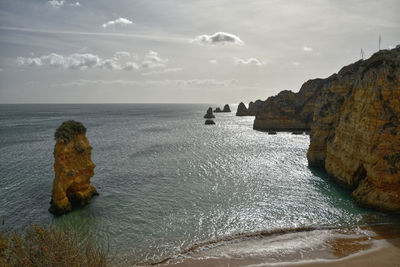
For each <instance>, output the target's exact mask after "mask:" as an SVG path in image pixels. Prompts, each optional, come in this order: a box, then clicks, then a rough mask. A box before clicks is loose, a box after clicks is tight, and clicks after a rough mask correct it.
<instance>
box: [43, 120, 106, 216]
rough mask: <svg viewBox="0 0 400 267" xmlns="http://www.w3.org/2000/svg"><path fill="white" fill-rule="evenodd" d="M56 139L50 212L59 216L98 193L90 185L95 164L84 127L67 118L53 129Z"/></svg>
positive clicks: (83, 203)
mask: <svg viewBox="0 0 400 267" xmlns="http://www.w3.org/2000/svg"><path fill="white" fill-rule="evenodd" d="M55 140H56V145H55V147H54V172H55V177H54V181H53V190H52V195H51V202H50V204H51V206H50V208H49V211H50V212H51V213H53V214H55V215H59V214H64V213H67V212H69V211H71V209H72V208H74V207H78V206H83V205H86V204H88V203H89V202H90V200H91V199H92V197H93V196H95V195H98V193H97V191H96V189H95V188H94V187H93V186H92V185H91V184H90V178H91V177H92V176H93V175H94V168H95V164H94V163H93V162H92V159H91V151H92V147H91V146H90V143H89V141H88V139H87V138H86V128H85V127H84V126H83V125H82V124H81V123H80V122H76V121H66V122H64V123H62V124H61V126H60V127H58V129H57V130H56V133H55Z"/></svg>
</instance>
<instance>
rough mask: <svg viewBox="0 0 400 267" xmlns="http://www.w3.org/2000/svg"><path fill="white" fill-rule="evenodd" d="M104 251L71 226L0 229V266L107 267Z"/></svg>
mask: <svg viewBox="0 0 400 267" xmlns="http://www.w3.org/2000/svg"><path fill="white" fill-rule="evenodd" d="M110 263H111V260H110V257H109V255H108V253H107V252H106V251H105V250H104V249H103V248H101V247H99V246H98V244H96V243H95V242H93V241H92V240H91V239H90V238H88V237H83V236H82V234H80V233H78V232H77V231H75V230H73V229H72V228H71V227H63V228H61V227H57V226H55V227H53V226H43V225H30V226H28V227H26V228H25V229H24V231H12V230H4V229H0V266H1V267H3V266H4V267H9V266H10V267H11V266H50V267H52V266H54V267H55V266H90V267H91V266H93V267H95V266H110Z"/></svg>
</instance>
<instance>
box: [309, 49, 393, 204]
mask: <svg viewBox="0 0 400 267" xmlns="http://www.w3.org/2000/svg"><path fill="white" fill-rule="evenodd" d="M307 158H308V162H309V165H310V166H314V167H321V168H325V170H326V171H327V173H328V174H329V176H330V177H331V178H332V179H333V180H334V181H336V182H338V183H339V184H341V185H343V186H345V187H347V188H349V189H350V190H352V195H353V198H354V199H355V201H356V202H358V203H359V204H361V205H364V206H368V207H373V208H377V209H380V210H387V211H397V212H399V211H400V48H396V49H392V50H384V51H380V52H378V53H376V54H374V55H373V56H372V57H371V58H370V59H368V60H365V61H358V62H356V63H354V64H352V65H349V66H347V67H345V68H343V69H342V70H341V71H340V72H339V73H338V74H334V75H332V76H331V77H329V78H327V79H326V82H325V84H324V86H323V88H322V90H321V92H320V94H319V95H318V97H317V99H316V101H315V109H314V123H313V125H312V132H311V143H310V147H309V150H308V153H307Z"/></svg>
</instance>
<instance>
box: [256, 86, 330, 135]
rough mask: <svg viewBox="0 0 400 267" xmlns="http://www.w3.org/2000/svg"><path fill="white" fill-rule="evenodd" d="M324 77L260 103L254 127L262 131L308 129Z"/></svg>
mask: <svg viewBox="0 0 400 267" xmlns="http://www.w3.org/2000/svg"><path fill="white" fill-rule="evenodd" d="M324 82H325V81H324V80H323V79H314V80H309V81H307V82H306V83H304V84H303V86H302V87H301V89H300V91H299V92H297V93H293V92H292V91H282V92H280V93H279V94H278V95H276V96H271V97H269V98H268V99H267V100H266V101H264V102H262V103H258V107H257V112H256V114H255V115H256V118H255V120H254V125H253V128H254V129H256V130H261V131H308V130H310V129H311V125H312V121H313V110H314V104H315V99H316V97H317V95H318V92H319V91H320V90H321V88H322V86H323V84H324Z"/></svg>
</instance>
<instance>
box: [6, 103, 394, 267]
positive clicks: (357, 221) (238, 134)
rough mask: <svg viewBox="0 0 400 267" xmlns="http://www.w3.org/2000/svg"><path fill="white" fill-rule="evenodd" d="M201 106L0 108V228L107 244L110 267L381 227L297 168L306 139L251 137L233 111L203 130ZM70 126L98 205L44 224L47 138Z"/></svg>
mask: <svg viewBox="0 0 400 267" xmlns="http://www.w3.org/2000/svg"><path fill="white" fill-rule="evenodd" d="M209 106H211V107H213V108H215V107H216V106H217V105H215V104H213V105H211V104H43V105H39V104H38V105H28V104H25V105H0V220H2V221H3V223H4V225H5V226H6V227H10V228H20V227H23V226H24V225H27V224H30V223H39V224H41V223H44V224H65V223H68V224H70V225H72V226H73V227H74V228H76V229H77V230H79V231H85V232H87V233H90V234H93V235H94V236H96V237H97V238H98V239H99V240H100V241H99V242H103V243H104V244H107V246H108V248H109V249H110V251H111V252H112V253H113V255H114V256H116V257H117V258H118V259H119V261H120V262H121V265H124V264H126V265H135V264H141V263H151V262H158V261H161V260H163V259H166V258H169V257H174V256H175V255H178V254H179V253H180V252H182V251H184V250H186V249H188V248H190V247H192V246H193V245H194V244H198V243H202V242H206V243H207V242H210V241H213V240H215V242H218V240H223V239H224V238H227V237H232V236H236V235H238V234H250V235H251V233H256V232H258V231H279V230H284V229H298V228H302V227H315V228H321V229H324V228H326V227H328V228H329V227H335V228H346V227H350V228H355V227H358V226H362V225H368V224H373V223H377V222H378V223H382V222H383V223H384V222H386V221H388V220H390V218H388V216H387V215H384V214H381V213H379V212H375V211H370V210H365V209H362V208H360V207H358V206H356V205H355V204H354V203H353V201H352V200H351V198H350V194H349V192H347V191H345V190H343V189H342V188H340V187H339V186H337V185H336V184H334V183H332V182H331V181H329V179H328V177H327V176H326V174H325V173H324V172H322V171H319V170H316V169H311V168H310V167H308V164H307V159H306V152H307V148H308V146H309V143H310V137H309V135H306V134H303V135H292V134H291V133H278V134H277V135H268V133H266V132H260V131H255V130H253V128H252V126H253V121H254V117H251V116H250V117H236V116H235V111H236V108H237V105H231V109H232V112H231V113H216V114H215V115H216V118H215V119H214V121H215V123H216V125H205V124H204V122H205V120H204V118H203V116H204V114H205V112H206V109H207V108H208V107H209ZM221 107H222V106H221ZM71 119H72V120H76V121H80V122H82V123H83V124H84V125H85V126H86V128H87V138H88V139H89V141H90V143H91V145H92V146H93V150H92V159H93V162H94V163H95V164H96V168H95V175H94V176H93V177H92V179H91V181H92V184H93V185H94V186H95V187H96V188H97V190H98V191H99V193H100V195H99V196H97V197H95V198H93V200H92V202H91V203H90V204H89V205H87V206H85V207H82V208H79V209H77V210H74V211H73V212H71V213H69V214H66V215H63V216H59V217H54V216H53V215H52V214H50V213H49V212H48V208H49V202H50V198H51V188H52V183H53V179H54V169H53V164H54V157H53V149H54V145H55V140H54V132H55V130H56V128H57V127H58V126H59V125H60V124H61V123H62V122H63V121H66V120H71ZM122 263H123V264H122Z"/></svg>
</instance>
